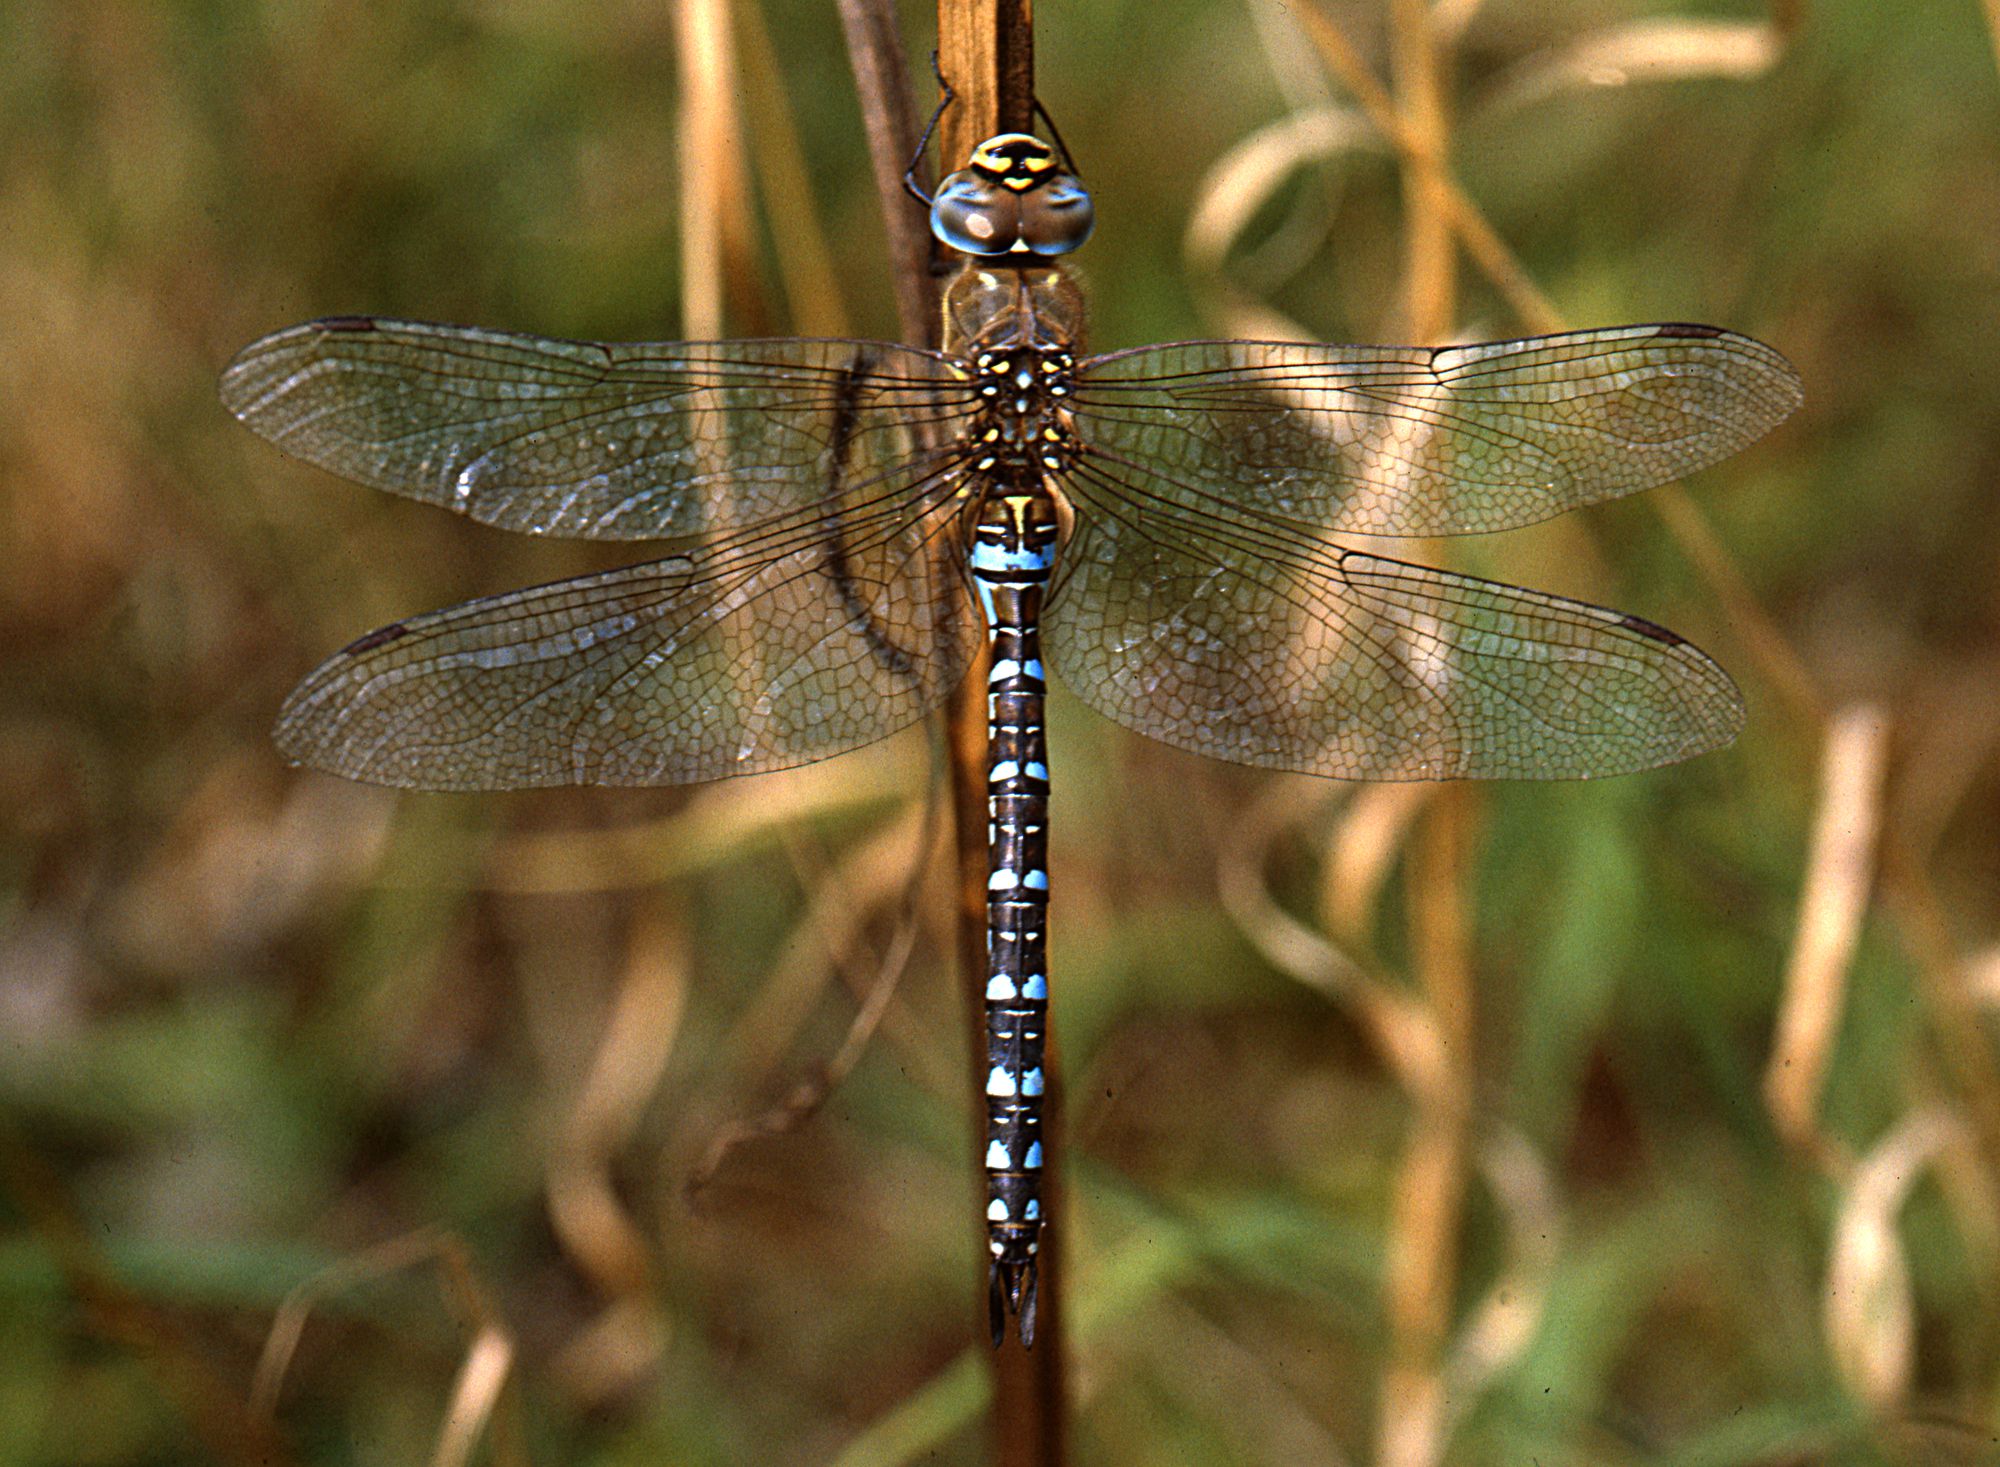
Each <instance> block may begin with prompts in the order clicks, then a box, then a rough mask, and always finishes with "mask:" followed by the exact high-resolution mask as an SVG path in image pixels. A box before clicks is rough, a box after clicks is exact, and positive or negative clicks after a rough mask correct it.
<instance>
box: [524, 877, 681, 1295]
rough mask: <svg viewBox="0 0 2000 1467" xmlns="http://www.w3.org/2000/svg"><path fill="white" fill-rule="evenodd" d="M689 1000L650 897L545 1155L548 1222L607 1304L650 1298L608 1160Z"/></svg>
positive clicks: (640, 1248) (647, 1266)
mask: <svg viewBox="0 0 2000 1467" xmlns="http://www.w3.org/2000/svg"><path fill="white" fill-rule="evenodd" d="M686 998H687V965H686V962H685V958H684V954H683V953H681V952H680V950H679V947H678V944H677V943H676V941H675V939H674V929H673V928H672V927H671V926H670V925H669V924H668V923H667V922H666V921H665V920H664V919H663V918H662V916H661V914H660V913H659V911H658V910H657V907H656V905H655V904H654V903H653V902H650V901H649V902H646V903H643V904H642V905H641V906H640V909H639V911H638V913H637V915H636V917H635V920H634V922H633V925H632V936H631V951H630V956H629V957H628V959H627V961H626V964H625V974H624V980H623V981H622V982H621V983H620V984H619V986H618V993H617V996H616V997H615V998H614V999H613V1001H612V1005H611V1012H610V1013H609V1015H607V1017H606V1019H605V1022H604V1028H603V1033H602V1035H601V1037H600V1038H599V1040H598V1044H597V1052H596V1054H595V1055H594V1056H593V1057H592V1059H591V1064H590V1071H589V1073H588V1074H587V1075H586V1076H585V1078H584V1082H583V1088H582V1091H581V1092H580V1093H579V1094H578V1096H577V1097H576V1101H575V1103H574V1105H573V1106H572V1108H571V1110H570V1114H569V1118H568V1120H567V1121H566V1122H565V1123H564V1125H563V1128H562V1132H561V1135H560V1138H559V1140H558V1142H557V1145H556V1148H555V1150H554V1152H553V1154H552V1155H551V1156H550V1158H549V1165H548V1174H547V1177H546V1179H545V1180H544V1183H543V1185H544V1187H545V1188H546V1190H547V1192H548V1207H549V1223H550V1226H551V1227H552V1228H553V1229H554V1231H555V1234H556V1237H557V1239H558V1240H559V1241H560V1243H561V1245H562V1248H563V1251H564V1252H565V1253H567V1254H568V1255H569V1257H570V1258H571V1259H573V1260H574V1261H575V1263H576V1264H577V1266H578V1268H579V1269H581V1270H582V1272H583V1273H584V1274H585V1275H586V1276H588V1277H589V1279H590V1280H591V1282H592V1283H593V1284H595V1285H596V1286H597V1287H598V1289H600V1290H601V1291H603V1292H604V1293H605V1294H606V1295H607V1296H609V1297H610V1299H611V1300H612V1301H613V1302H612V1304H611V1305H610V1308H611V1309H614V1310H615V1309H618V1308H621V1307H623V1306H624V1305H626V1304H629V1303H634V1302H636V1303H639V1304H640V1305H641V1306H642V1307H645V1306H649V1305H651V1303H652V1302H653V1267H652V1256H651V1248H650V1245H649V1244H648V1242H647V1238H646V1233H645V1230H644V1229H643V1228H642V1227H641V1226H640V1225H639V1224H638V1223H637V1222H636V1221H635V1220H634V1219H633V1217H632V1214H631V1212H630V1210H629V1209H627V1207H626V1206H625V1204H624V1202H623V1201H621V1200H620V1198H619V1196H618V1189H617V1187H616V1185H615V1184H614V1181H613V1178H612V1174H611V1164H612V1160H613V1158H614V1157H616V1156H617V1154H618V1152H619V1149H620V1148H621V1147H623V1146H624V1145H625V1144H626V1143H627V1142H629V1141H630V1140H631V1138H632V1135H633V1133H634V1131H636V1130H637V1128H638V1125H639V1121H640V1118H641V1117H642V1116H643V1115H644V1113H645V1109H646V1104H647V1102H648V1101H649V1100H650V1099H651V1098H652V1094H653V1090H654V1087H656V1086H657V1085H658V1084H659V1081H660V1076H661V1074H662V1073H664V1072H665V1070H666V1067H667V1059H668V1056H669V1055H671V1054H672V1053H673V1047H674V1039H675V1037H676V1036H677V1035H678V1034H679V1032H680V1022H681V1013H682V1009H683V1006H684V1003H685V1000H686Z"/></svg>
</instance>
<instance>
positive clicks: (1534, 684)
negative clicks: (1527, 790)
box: [1044, 470, 1743, 779]
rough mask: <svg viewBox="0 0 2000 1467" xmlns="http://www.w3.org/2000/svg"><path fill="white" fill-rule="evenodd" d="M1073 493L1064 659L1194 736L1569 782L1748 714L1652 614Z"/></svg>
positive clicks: (1117, 706) (1130, 723)
mask: <svg viewBox="0 0 2000 1467" xmlns="http://www.w3.org/2000/svg"><path fill="white" fill-rule="evenodd" d="M1070 487H1071V490H1072V493H1073V495H1074V497H1075V498H1076V500H1077V503H1078V514H1077V518H1076V528H1075V530H1074V531H1073V533H1072V535H1071V538H1070V540H1069V542H1068V543H1067V544H1066V545H1065V546H1064V548H1063V552H1062V558H1061V560H1060V562H1059V567H1058V576H1059V581H1058V584H1057V587H1056V590H1055V592H1054V594H1053V596H1052V598H1051V601H1050V605H1049V609H1048V613H1047V617H1046V622H1045V628H1044V640H1045V643H1046V646H1047V649H1048V654H1049V661H1050V666H1051V667H1052V668H1053V669H1054V670H1055V671H1056V673H1057V674H1058V675H1059V676H1060V677H1061V678H1062V680H1063V681H1064V682H1066V683H1067V684H1069V686H1070V687H1071V688H1072V689H1073V690H1075V692H1076V693H1077V694H1078V695H1079V696H1080V697H1082V698H1083V700H1084V701H1085V702H1086V703H1088V704H1090V705H1091V706H1092V707H1093V708H1095V709H1097V710H1098V711H1099V712H1100V713H1102V714H1104V715H1105V716H1106V717H1108V718H1111V719H1115V720H1116V721H1117V722H1119V723H1122V724H1124V725H1125V726H1126V727H1128V728H1131V729H1135V730H1137V731H1138V732H1140V733H1143V734H1146V735H1148V736H1150V737H1152V738H1156V739H1159V740H1161V741H1162V742H1165V743H1169V744H1173V745H1175V746H1177V747H1179V748H1183V749H1189V750H1192V751H1194V752H1195V753H1198V754H1206V755H1209V756H1211V757H1213V758H1217V759H1227V760H1232V761H1234V762H1236V763H1240V764H1254V765H1260V766H1263V767H1266V768H1273V769H1290V770H1298V771H1301V772H1303V773H1308V774H1323V775H1332V776H1336V777H1338V778H1343V779H1500V778H1516V779H1573V778H1584V777H1588V776H1594V775H1606V774H1622V773H1626V772H1628V771H1631V770H1636V769H1647V768H1651V767H1653V766H1654V765H1659V764H1668V763H1672V762H1673V761H1675V760H1678V759H1685V758H1689V757H1691V756H1692V755H1695V754H1699V753H1702V752H1704V751H1706V750H1709V749H1713V748H1716V747H1718V746H1720V745H1722V744H1726V743H1728V742H1729V740H1730V739H1732V738H1733V737H1734V736H1735V734H1736V732H1737V730H1738V728H1739V727H1740V726H1741V724H1742V721H1743V707H1742V701H1741V699H1740V697H1739V696H1738V694H1737V691H1736V688H1735V685H1734V684H1733V683H1732V682H1731V681H1730V680H1729V676H1728V674H1727V673H1725V672H1723V670H1722V669H1721V668H1720V667H1718V666H1716V664H1715V663H1714V662H1712V661H1710V660H1709V658H1708V657H1706V656H1705V655H1703V654H1702V653H1701V652H1700V651H1699V650H1698V649H1696V648H1695V647H1693V646H1691V645H1689V644H1688V643H1686V642H1684V641H1682V640H1681V639H1680V638H1679V637H1677V636H1675V635H1674V634H1673V633H1671V632H1669V631H1666V630H1665V629H1664V628H1661V627H1657V626H1654V625H1653V624H1652V623H1650V622H1646V621H1642V620H1640V619H1639V618H1637V617H1632V616H1626V615H1623V614H1622V613H1619V612H1616V611H1608V610H1605V609H1604V608H1602V607H1597V606H1590V605H1587V604H1585V603H1583V602H1578V601H1568V600H1564V599H1563V598H1561V597H1557V596H1544V595H1539V594H1537V593H1535V592H1532V591H1524V590H1519V589H1516V588H1515V587H1512V586H1504V585H1498V584H1495V583H1493V582H1489V581H1479V580H1474V579H1472V578H1470V577H1467V576H1459V575H1452V574H1449V573H1447V572H1444V571H1438V570H1429V569H1426V568H1424V567H1422V566H1414V565H1405V564H1402V563H1400V562H1397V561H1393V560H1385V559H1382V558H1379V557H1377V556H1373V555H1366V554H1363V553H1361V552H1359V551H1355V550H1352V549H1345V548H1342V547H1340V546H1338V545H1333V544H1330V543H1327V542H1325V541H1323V540H1319V539H1316V538H1314V537H1311V536H1306V535H1302V534H1298V533H1290V532H1281V531H1280V530H1278V529H1274V528H1272V527H1269V526H1266V527H1263V528H1261V529H1257V530H1255V531H1254V532H1253V531H1252V530H1250V529H1248V528H1244V529H1240V530H1238V529H1231V528H1229V527H1224V526H1222V525H1220V524H1218V523H1217V522H1214V521H1195V520H1192V519H1190V518H1188V517H1185V516H1183V515H1180V514H1178V513H1176V512H1174V511H1173V510H1172V509H1171V508H1163V507H1161V506H1160V505H1158V504H1157V503H1153V504H1148V503H1146V502H1145V501H1144V500H1142V499H1141V498H1139V497H1137V496H1135V495H1134V494H1133V493H1132V492H1131V490H1130V487H1129V486H1128V485H1125V484H1122V483H1120V482H1119V481H1118V480H1117V479H1115V478H1113V477H1111V476H1110V475H1108V474H1106V473H1104V472H1103V471H1102V470H1091V471H1086V472H1084V473H1081V474H1079V475H1078V476H1077V478H1076V480H1075V482H1074V483H1073V484H1072V485H1071V486H1070Z"/></svg>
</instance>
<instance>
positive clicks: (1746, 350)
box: [1075, 326, 1799, 536]
mask: <svg viewBox="0 0 2000 1467" xmlns="http://www.w3.org/2000/svg"><path fill="white" fill-rule="evenodd" d="M1080 375H1081V376H1082V379H1083V380H1082V382H1081V384H1080V385H1079V386H1078V388H1077V392H1076V401H1075V411H1076V414H1077V422H1078V430H1079V433H1080V434H1081V436H1082V437H1083V439H1084V440H1085V441H1086V443H1088V444H1090V445H1091V446H1092V447H1094V448H1097V449H1101V450H1102V451H1104V452H1105V453H1107V454H1110V455H1113V456H1116V457H1118V458H1120V459H1122V460H1124V461H1126V462H1129V463H1137V464H1141V465H1143V466H1145V467H1146V468H1147V469H1149V470H1152V471H1154V478H1153V479H1152V481H1151V483H1150V486H1149V487H1150V488H1151V490H1152V492H1154V493H1155V494H1157V495H1158V496H1159V497H1160V498H1161V499H1163V500H1165V501H1167V502H1170V503H1172V504H1175V505H1177V506H1178V507H1179V508H1181V509H1183V510H1187V511H1189V512H1192V513H1196V514H1213V515H1217V516H1221V517H1224V518H1227V517H1229V516H1231V515H1234V514H1250V515H1268V516H1275V517H1277V518H1280V519H1285V520H1290V521H1293V522H1294V523H1297V524H1303V525H1310V526H1313V527H1316V528H1319V529H1324V530H1333V531H1341V532H1345V533H1348V534H1356V535H1390V536H1411V535H1457V534H1468V533H1476V532H1481V531H1487V530H1507V529H1513V528H1516V527H1518V526H1521V525H1528V524H1533V523H1534V522H1536V521H1537V520H1543V519H1547V518H1549V517H1550V516H1552V515H1558V514H1561V513H1563V512H1564V511H1565V510H1570V509H1576V508H1578V507H1580V506H1582V505H1586V504H1596V503H1598V502H1599V501H1601V500H1606V499H1616V498H1618V497H1619V496H1621V495H1625V494H1631V493H1634V492H1635V491H1637V490H1640V489H1646V488H1650V487H1652V486H1654V485H1656V484H1664V483H1666V482H1668V481H1670V480H1673V479H1677V478H1680V477H1682V476H1683V475H1685V474H1689V473H1692V472H1693V471H1694V470H1696V469H1699V468H1702V467H1705V466H1706V465H1708V464H1712V463H1715V462H1717V461H1718V460H1720V459H1723V458H1727V457H1728V456H1729V455H1730V454H1732V453H1735V452H1736V451H1737V450H1739V449H1741V448H1743V447H1744V446H1745V445H1747V444H1749V443H1751V442H1753V441H1755V440H1756V439H1758V438H1760V437H1762V436H1763V435H1764V434H1765V433H1767V432H1769V431H1770V429H1771V428H1772V427H1773V426H1774V425H1775V424H1777V423H1778V422H1779V421H1781V420H1782V419H1783V418H1784V417H1785V416H1786V415H1787V414H1788V413H1790V412H1791V411H1792V410H1793V409H1794V408H1795V407H1797V406H1798V403H1799V380H1798V375H1797V373H1795V372H1794V371H1793V370H1792V368H1791V366H1790V365H1789V364H1788V363H1787V362H1786V361H1785V360H1784V358H1783V357H1781V356H1779V355H1778V354H1777V353H1776V352H1774V351H1772V350H1771V349H1770V348H1769V347H1767V346H1764V345H1762V344H1761V343H1759V342H1755V341H1752V340H1750V339H1749V338H1748V337H1744V336H1737V335H1735V334H1734V333H1732V332H1727V331H1719V330H1717V329H1715V328H1714V327H1710V326H1625V327H1618V328H1615V329H1612V330H1608V331H1579V332H1572V333H1570V334H1567V335H1562V336H1542V337H1534V338H1531V339H1529V340H1525V341H1503V342H1493V343H1489V344H1485V345H1480V346H1457V347H1442V348H1438V349H1436V350H1425V349H1423V348H1416V347H1372V346H1315V345H1299V344H1293V343H1286V342H1266V341H1192V342H1182V343H1180V344H1178V345H1173V346H1149V347H1142V348H1140V349H1138V350H1136V351H1128V352H1118V353H1114V354H1112V355H1110V356H1104V357H1098V358H1095V359H1093V360H1091V361H1089V362H1086V363H1085V364H1084V365H1083V368H1082V371H1081V374H1080Z"/></svg>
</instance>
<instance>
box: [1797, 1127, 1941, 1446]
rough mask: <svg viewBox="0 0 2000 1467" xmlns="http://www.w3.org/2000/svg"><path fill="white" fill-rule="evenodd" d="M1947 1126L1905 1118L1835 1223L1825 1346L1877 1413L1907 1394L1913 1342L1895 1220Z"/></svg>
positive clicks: (1865, 1164) (1868, 1164) (1867, 1161)
mask: <svg viewBox="0 0 2000 1467" xmlns="http://www.w3.org/2000/svg"><path fill="white" fill-rule="evenodd" d="M1952 1128H1953V1122H1952V1121H1951V1119H1950V1118H1949V1117H1948V1116H1946V1115H1945V1114H1944V1113H1943V1112H1940V1111H1925V1112H1920V1113H1918V1114H1916V1115H1913V1116H1910V1117H1908V1118H1906V1119H1905V1120H1904V1121H1903V1122H1902V1123H1901V1124H1900V1125H1898V1126H1897V1127H1896V1128H1895V1129H1894V1130H1893V1131H1891V1132H1890V1133H1889V1134H1888V1135H1887V1136H1886V1137H1884V1138H1883V1140H1882V1141H1881V1142H1880V1143H1878V1144H1877V1145H1876V1147H1875V1148H1874V1150H1872V1151H1870V1152H1869V1153H1868V1155H1867V1156H1865V1157H1864V1158H1863V1159H1862V1161H1861V1163H1860V1165H1859V1166H1858V1167H1856V1168H1855V1171H1854V1174H1853V1176H1852V1177H1851V1178H1850V1180H1849V1182H1848V1185H1847V1188H1846V1191H1845V1193H1844V1195H1843V1196H1842V1198H1841V1204H1840V1215H1839V1217H1838V1219H1837V1221H1836V1222H1835V1224H1834V1233H1833V1244H1832V1249H1831V1252H1830V1254H1829V1257H1828V1260H1827V1274H1826V1293H1825V1297H1824V1299H1823V1301H1822V1306H1821V1308H1822V1317H1823V1319H1824V1321H1825V1326H1826V1335H1827V1343H1828V1346H1829V1347H1830V1349H1831V1351H1832V1354H1833V1359H1834V1363H1835V1365H1836V1367H1837V1368H1838V1369H1839V1371H1840V1374H1841V1377H1842V1379H1843V1380H1845V1381H1846V1382H1847V1386H1848V1388H1849V1389H1850V1390H1852V1391H1853V1392H1854V1393H1855V1395H1856V1396H1858V1397H1859V1398H1860V1399H1862V1400H1864V1401H1866V1402H1867V1403H1868V1404H1869V1405H1870V1406H1872V1407H1874V1408H1875V1409H1877V1410H1888V1409H1889V1408H1891V1407H1893V1406H1895V1405H1896V1404H1897V1403H1898V1402H1900V1401H1901V1399H1902V1397H1903V1395H1904V1393H1905V1392H1906V1391H1907V1390H1908V1388H1909V1384H1910V1369H1911V1364H1912V1354H1913V1349H1914V1344H1915V1336H1916V1323H1915V1309H1914V1306H1913V1304H1912V1302H1911V1298H1910V1270H1909V1263H1908V1260H1907V1259H1906V1258H1905V1256H1904V1252H1903V1244H1902V1240H1901V1239H1900V1238H1899V1237H1898V1236H1897V1234H1896V1215H1897V1213H1898V1212H1899V1211H1900V1210H1901V1208H1902V1205H1903V1203H1904V1202H1905V1201H1906V1200H1907V1199H1908V1198H1909V1195H1910V1193H1911V1191H1912V1190H1913V1189H1914V1188H1915V1186H1916V1183H1917V1179H1918V1178H1919V1177H1920V1176H1922V1174H1923V1172H1924V1169H1925V1168H1926V1167H1927V1166H1929V1165H1931V1164H1932V1162H1934V1161H1935V1160H1936V1159H1937V1157H1938V1154H1939V1153H1940V1152H1941V1151H1942V1150H1943V1149H1944V1148H1945V1146H1946V1145H1948V1144H1949V1143H1950V1141H1951V1139H1952Z"/></svg>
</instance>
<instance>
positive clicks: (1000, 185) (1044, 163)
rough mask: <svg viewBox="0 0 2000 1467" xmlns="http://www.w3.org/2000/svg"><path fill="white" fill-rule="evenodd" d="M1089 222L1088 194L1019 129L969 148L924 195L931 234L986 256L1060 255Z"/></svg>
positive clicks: (1051, 153) (1084, 235) (1083, 236)
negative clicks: (968, 155)
mask: <svg viewBox="0 0 2000 1467" xmlns="http://www.w3.org/2000/svg"><path fill="white" fill-rule="evenodd" d="M1095 223H1096V219H1095V216H1094V215H1093V212H1092V210H1091V205H1090V194H1089V192H1088V191H1087V190H1086V189H1085V188H1084V186H1083V185H1082V184H1081V183H1079V182H1078V181H1077V179H1076V176H1075V175H1074V174H1072V173H1069V172H1067V171H1065V170H1064V168H1063V166H1062V163H1061V161H1060V160H1059V159H1058V158H1057V157H1056V152H1055V149H1053V148H1051V147H1050V146H1049V145H1048V144H1047V143H1045V142H1043V141H1042V140H1041V139H1040V138H1038V137H1031V136H1030V135H1029V134H1027V133H1024V132H1003V133H1001V134H1000V135H999V136H998V137H990V138H988V139H987V140H986V141H985V142H983V143H981V144H980V145H979V146H978V147H976V148H974V149H973V150H972V156H971V158H969V159H968V160H967V161H966V165H965V167H963V168H961V169H960V170H959V171H958V172H956V173H954V174H951V175H950V176H948V177H947V178H946V179H945V180H944V182H942V183H940V184H939V185H938V188H937V194H936V196H935V197H933V198H932V199H931V233H932V234H934V235H936V236H937V237H938V238H939V239H940V240H942V241H943V242H944V243H946V244H948V245H950V246H951V247H952V248H953V249H955V250H962V251H964V252H965V253H966V254H968V255H981V256H984V257H987V258H993V257H1002V258H1004V257H1006V256H1010V255H1011V256H1016V257H1019V256H1024V255H1031V256H1042V257H1047V256H1050V255H1066V254H1068V253H1069V252H1070V251H1071V250H1073V249H1075V248H1076V247H1077V246H1078V245H1080V244H1082V243H1083V242H1084V241H1085V240H1087V239H1089V238H1090V231H1091V227H1092V226H1093V225H1094V224H1095Z"/></svg>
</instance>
